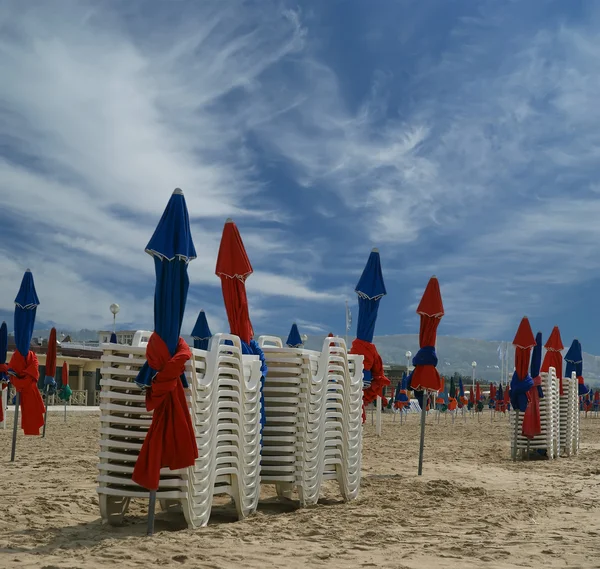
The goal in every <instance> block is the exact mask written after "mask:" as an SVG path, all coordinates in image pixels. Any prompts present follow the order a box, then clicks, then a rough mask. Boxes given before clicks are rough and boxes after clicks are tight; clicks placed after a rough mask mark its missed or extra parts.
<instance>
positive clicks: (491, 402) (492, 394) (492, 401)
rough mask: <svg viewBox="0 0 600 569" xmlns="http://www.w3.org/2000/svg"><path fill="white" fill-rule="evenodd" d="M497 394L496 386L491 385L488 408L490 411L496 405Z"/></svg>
mask: <svg viewBox="0 0 600 569" xmlns="http://www.w3.org/2000/svg"><path fill="white" fill-rule="evenodd" d="M496 394H497V389H496V385H495V384H494V383H490V397H489V401H488V406H489V408H490V409H493V408H494V406H495V404H496Z"/></svg>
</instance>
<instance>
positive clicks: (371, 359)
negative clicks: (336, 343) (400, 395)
mask: <svg viewBox="0 0 600 569" xmlns="http://www.w3.org/2000/svg"><path fill="white" fill-rule="evenodd" d="M350 353H351V354H357V355H361V356H364V362H363V367H364V369H366V370H367V371H370V372H371V385H370V386H369V387H367V388H366V389H365V390H364V391H363V423H364V422H365V421H366V414H365V407H366V406H367V405H368V404H369V403H372V402H373V401H375V399H377V397H381V398H382V399H383V389H384V387H385V386H386V385H390V383H391V382H390V380H389V379H388V378H387V377H386V376H385V374H384V373H383V360H382V359H381V356H380V355H379V352H378V351H377V348H376V347H375V344H371V342H365V341H364V340H359V339H358V338H356V339H355V340H354V341H353V342H352V348H351V349H350Z"/></svg>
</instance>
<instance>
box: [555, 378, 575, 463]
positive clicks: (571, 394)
mask: <svg viewBox="0 0 600 569" xmlns="http://www.w3.org/2000/svg"><path fill="white" fill-rule="evenodd" d="M563 393H564V395H562V396H560V397H559V399H560V444H561V451H562V454H563V455H564V456H572V455H574V454H577V451H578V449H579V382H578V381H577V375H576V374H575V372H573V373H572V374H571V377H565V378H564V379H563Z"/></svg>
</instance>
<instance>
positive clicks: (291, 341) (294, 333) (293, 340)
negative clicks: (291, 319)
mask: <svg viewBox="0 0 600 569" xmlns="http://www.w3.org/2000/svg"><path fill="white" fill-rule="evenodd" d="M285 343H286V344H287V345H288V346H289V347H290V348H299V347H300V346H302V338H301V336H300V331H299V330H298V326H297V325H296V324H292V327H291V329H290V333H289V335H288V338H287V340H286V341H285Z"/></svg>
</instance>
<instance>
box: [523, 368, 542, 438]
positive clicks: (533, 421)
mask: <svg viewBox="0 0 600 569" xmlns="http://www.w3.org/2000/svg"><path fill="white" fill-rule="evenodd" d="M539 385H542V378H541V377H540V376H539V375H538V376H537V377H536V378H534V380H533V387H532V388H531V389H530V390H529V391H528V392H527V400H528V404H527V409H526V411H525V415H523V428H522V431H521V432H522V433H523V436H524V437H527V438H528V439H533V437H535V436H537V435H541V434H542V420H541V417H540V395H539V393H538V386H539Z"/></svg>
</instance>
